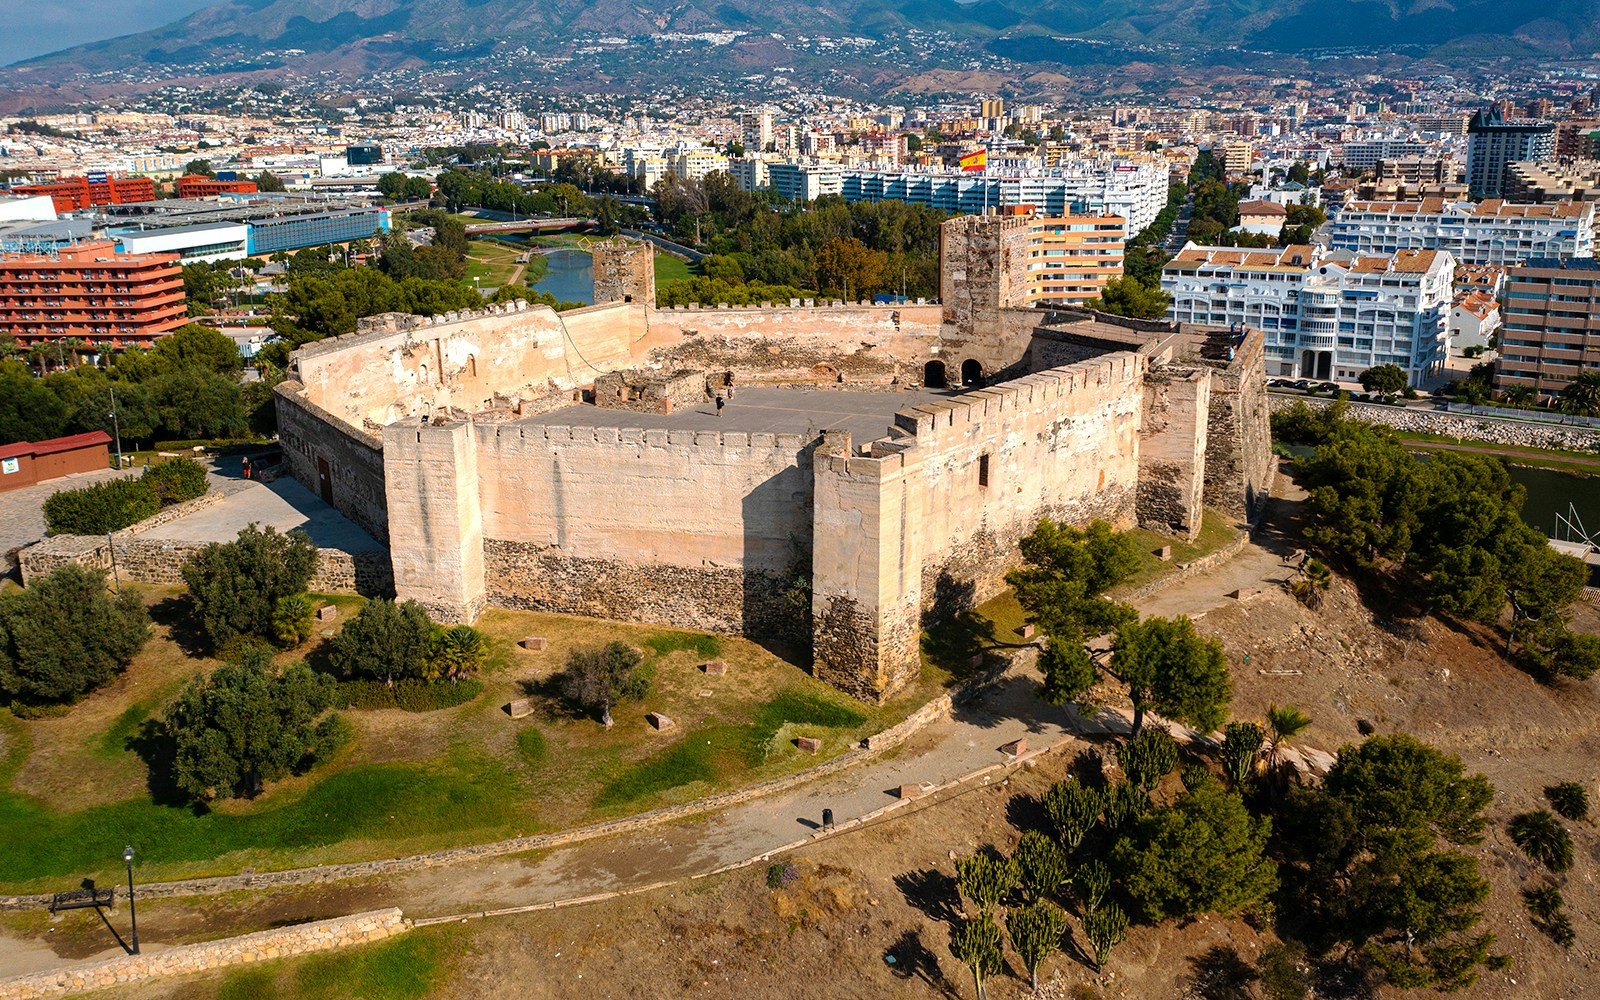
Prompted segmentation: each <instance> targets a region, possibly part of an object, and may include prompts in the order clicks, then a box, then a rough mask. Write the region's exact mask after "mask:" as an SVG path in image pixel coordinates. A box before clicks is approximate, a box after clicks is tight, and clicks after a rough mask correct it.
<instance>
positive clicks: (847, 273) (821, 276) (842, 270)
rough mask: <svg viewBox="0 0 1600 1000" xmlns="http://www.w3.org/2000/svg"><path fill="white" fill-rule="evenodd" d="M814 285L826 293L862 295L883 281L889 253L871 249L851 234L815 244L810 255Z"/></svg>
mask: <svg viewBox="0 0 1600 1000" xmlns="http://www.w3.org/2000/svg"><path fill="white" fill-rule="evenodd" d="M811 262H812V266H813V267H814V268H815V269H816V272H817V288H818V289H819V290H821V291H822V293H823V294H825V295H839V296H843V297H845V298H847V299H850V300H851V301H854V300H856V299H861V298H865V297H866V296H868V295H871V294H872V293H873V292H876V291H878V290H879V289H881V288H882V287H883V284H884V268H885V267H886V266H887V265H888V262H889V258H888V254H886V253H884V252H883V251H881V250H873V249H871V248H869V247H868V246H867V245H866V244H864V243H862V242H861V241H860V240H858V239H856V238H855V237H854V236H851V237H845V238H837V237H836V238H834V239H831V240H829V241H828V242H826V243H824V244H823V245H822V246H820V247H818V248H817V252H816V255H815V256H814V257H813V258H812V261H811Z"/></svg>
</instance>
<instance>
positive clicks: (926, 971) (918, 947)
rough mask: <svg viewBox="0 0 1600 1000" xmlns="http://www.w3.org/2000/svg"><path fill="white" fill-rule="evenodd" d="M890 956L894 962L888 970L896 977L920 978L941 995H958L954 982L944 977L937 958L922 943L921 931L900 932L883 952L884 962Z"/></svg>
mask: <svg viewBox="0 0 1600 1000" xmlns="http://www.w3.org/2000/svg"><path fill="white" fill-rule="evenodd" d="M891 956H892V957H893V958H894V962H893V963H892V964H890V965H889V971H890V972H891V973H893V974H894V976H895V978H896V979H920V980H922V981H923V982H925V983H927V984H928V985H929V986H931V987H933V988H934V989H935V990H938V991H939V993H940V995H942V996H946V997H952V998H953V997H957V996H959V995H960V994H959V993H958V992H957V991H956V988H955V984H953V983H951V982H950V980H948V979H946V978H945V975H944V970H943V969H941V968H939V959H938V958H937V957H936V956H935V955H934V953H933V952H932V951H929V950H928V946H927V945H925V944H923V943H922V934H921V932H919V931H906V932H905V933H904V934H901V935H900V937H899V939H897V940H896V941H895V943H894V944H892V945H890V946H889V950H888V951H887V952H885V953H884V960H885V962H886V963H887V962H888V959H889V958H890V957H891Z"/></svg>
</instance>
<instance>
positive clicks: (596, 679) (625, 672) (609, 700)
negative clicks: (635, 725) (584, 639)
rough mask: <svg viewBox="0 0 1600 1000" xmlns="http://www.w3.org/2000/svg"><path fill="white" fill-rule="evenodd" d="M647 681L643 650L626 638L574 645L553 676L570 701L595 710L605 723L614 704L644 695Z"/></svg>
mask: <svg viewBox="0 0 1600 1000" xmlns="http://www.w3.org/2000/svg"><path fill="white" fill-rule="evenodd" d="M650 682H651V677H650V672H649V670H648V669H647V668H646V667H645V665H644V654H642V653H641V652H640V651H639V650H638V649H636V648H634V647H633V646H630V645H628V644H627V643H625V642H611V643H607V644H606V645H604V646H600V647H597V648H589V649H574V650H573V651H572V652H570V653H568V654H567V663H566V667H565V668H564V669H563V670H562V671H561V673H560V674H559V675H558V676H557V678H556V683H557V687H558V688H559V690H560V691H561V693H562V694H563V695H564V696H565V697H566V699H567V700H568V701H569V702H571V703H572V704H574V705H576V706H578V707H579V708H582V709H584V710H586V711H598V712H599V713H600V717H601V721H603V722H605V723H606V725H610V724H611V707H612V706H613V705H616V704H617V703H618V702H621V701H638V700H639V699H641V698H643V697H644V696H645V695H646V694H648V693H649V692H650Z"/></svg>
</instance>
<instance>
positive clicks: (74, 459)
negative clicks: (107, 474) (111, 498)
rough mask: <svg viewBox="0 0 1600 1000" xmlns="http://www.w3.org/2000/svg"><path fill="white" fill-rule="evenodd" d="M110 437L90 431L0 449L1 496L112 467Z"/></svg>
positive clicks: (19, 443)
mask: <svg viewBox="0 0 1600 1000" xmlns="http://www.w3.org/2000/svg"><path fill="white" fill-rule="evenodd" d="M110 443H111V435H109V434H107V433H106V432H105V431H90V432H89V433H87V434H74V435H72V436H71V437H62V438H52V439H50V440H49V441H21V442H18V443H17V444H7V445H0V493H4V492H5V491H6V490H15V489H20V488H22V487H24V486H32V485H33V484H35V483H43V482H48V481H50V480H52V479H60V478H61V477H62V476H70V475H72V474H73V473H75V472H95V471H97V470H99V469H109V468H110V467H111V453H110V451H109V450H108V449H107V447H106V446H107V445H109V444H110Z"/></svg>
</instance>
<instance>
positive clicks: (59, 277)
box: [0, 241, 188, 347]
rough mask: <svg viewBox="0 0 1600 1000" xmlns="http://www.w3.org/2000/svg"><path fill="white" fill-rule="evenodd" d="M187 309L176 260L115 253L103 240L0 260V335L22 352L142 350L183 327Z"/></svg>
mask: <svg viewBox="0 0 1600 1000" xmlns="http://www.w3.org/2000/svg"><path fill="white" fill-rule="evenodd" d="M186 303H187V300H186V299H185V297H184V293H183V268H182V267H180V266H179V263H178V255H177V254H173V253H147V254H119V253H116V252H115V247H114V244H112V243H111V242H109V241H106V242H99V243H80V244H78V245H76V246H70V247H63V248H62V249H61V250H60V251H58V252H57V253H55V254H24V253H7V254H0V333H9V334H11V335H12V336H13V337H15V338H17V340H18V341H19V342H20V343H21V344H22V345H23V346H25V347H30V346H32V345H34V344H49V343H53V342H55V341H59V340H64V339H67V338H73V339H77V340H81V341H83V342H84V343H86V344H99V343H110V344H111V345H113V346H116V347H131V346H137V347H149V346H150V345H151V344H152V343H154V342H155V339H156V338H157V337H160V336H162V335H163V334H167V333H171V332H172V331H173V330H176V329H177V328H178V327H180V326H183V325H184V324H185V323H186V322H188V308H187V304H186Z"/></svg>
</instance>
